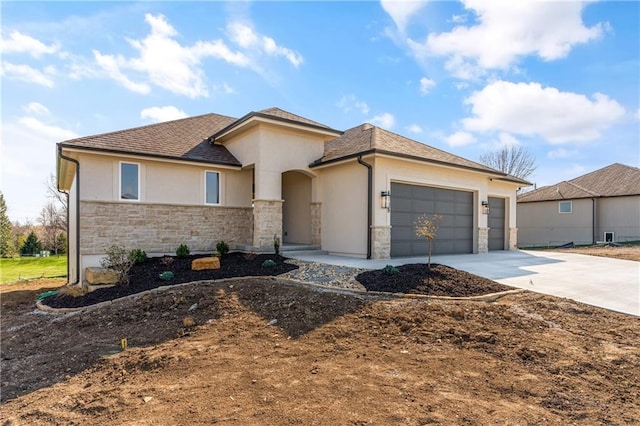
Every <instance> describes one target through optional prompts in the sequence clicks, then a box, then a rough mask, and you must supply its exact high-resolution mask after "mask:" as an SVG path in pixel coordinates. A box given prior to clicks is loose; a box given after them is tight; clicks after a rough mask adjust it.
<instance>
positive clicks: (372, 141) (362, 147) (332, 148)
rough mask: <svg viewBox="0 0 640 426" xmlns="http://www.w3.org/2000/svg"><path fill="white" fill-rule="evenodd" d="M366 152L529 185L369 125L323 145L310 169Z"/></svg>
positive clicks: (478, 164) (356, 128)
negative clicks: (434, 164)
mask: <svg viewBox="0 0 640 426" xmlns="http://www.w3.org/2000/svg"><path fill="white" fill-rule="evenodd" d="M370 153H379V154H387V155H391V156H396V157H402V158H410V159H415V160H419V161H426V162H430V163H436V164H443V165H451V166H457V167H460V168H465V169H470V170H475V171H481V172H487V173H491V174H494V175H498V176H501V178H503V179H505V180H509V181H512V182H517V183H522V184H529V182H527V181H525V180H522V179H519V178H517V177H515V176H511V175H508V174H506V173H503V172H500V171H498V170H495V169H492V168H490V167H487V166H485V165H482V164H480V163H476V162H474V161H471V160H467V159H466V158H462V157H459V156H457V155H454V154H451V153H449V152H446V151H442V150H440V149H438V148H434V147H432V146H429V145H426V144H423V143H421V142H418V141H414V140H412V139H409V138H406V137H404V136H401V135H398V134H396V133H393V132H390V131H388V130H385V129H382V128H379V127H377V126H374V125H372V124H369V123H365V124H361V125H360V126H356V127H354V128H352V129H349V130H347V131H345V132H344V133H343V134H342V135H341V136H339V137H337V138H335V139H333V140H330V141H328V142H326V143H325V148H324V155H323V156H322V158H320V159H319V160H317V161H315V162H314V163H313V164H312V166H319V165H323V164H328V163H333V162H337V161H341V160H345V159H348V158H353V157H356V156H359V155H364V154H370Z"/></svg>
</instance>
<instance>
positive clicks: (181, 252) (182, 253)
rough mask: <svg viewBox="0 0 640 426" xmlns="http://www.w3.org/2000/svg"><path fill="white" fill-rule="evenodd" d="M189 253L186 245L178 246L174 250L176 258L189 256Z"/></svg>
mask: <svg viewBox="0 0 640 426" xmlns="http://www.w3.org/2000/svg"><path fill="white" fill-rule="evenodd" d="M189 253H191V251H190V250H189V247H187V245H186V244H180V245H179V246H178V248H177V249H176V256H177V257H187V256H189Z"/></svg>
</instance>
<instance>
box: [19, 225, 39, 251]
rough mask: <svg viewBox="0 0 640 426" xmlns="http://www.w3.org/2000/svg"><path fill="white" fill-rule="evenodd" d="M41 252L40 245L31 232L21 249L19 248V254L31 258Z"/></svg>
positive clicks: (34, 234)
mask: <svg viewBox="0 0 640 426" xmlns="http://www.w3.org/2000/svg"><path fill="white" fill-rule="evenodd" d="M41 250H42V243H41V242H40V240H39V239H38V237H37V236H36V233H35V232H33V231H31V232H29V235H28V236H27V239H26V241H25V242H24V244H23V245H22V247H20V254H22V255H30V256H33V255H34V254H36V253H40V251H41Z"/></svg>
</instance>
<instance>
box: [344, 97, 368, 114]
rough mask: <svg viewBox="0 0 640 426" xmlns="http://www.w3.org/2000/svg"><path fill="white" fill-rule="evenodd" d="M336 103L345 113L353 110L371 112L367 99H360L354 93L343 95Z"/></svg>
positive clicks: (363, 112) (364, 112)
mask: <svg viewBox="0 0 640 426" xmlns="http://www.w3.org/2000/svg"><path fill="white" fill-rule="evenodd" d="M336 105H337V106H338V107H339V108H340V109H341V110H342V112H344V113H345V114H347V113H349V112H351V111H352V110H357V111H360V112H361V113H362V114H369V105H367V103H366V102H365V101H361V100H359V99H358V98H357V97H356V95H353V94H350V95H344V96H342V97H341V98H340V100H339V101H338V102H337V103H336Z"/></svg>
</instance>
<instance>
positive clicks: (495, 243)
mask: <svg viewBox="0 0 640 426" xmlns="http://www.w3.org/2000/svg"><path fill="white" fill-rule="evenodd" d="M488 201H489V250H504V227H505V213H504V198H494V197H489V200H488Z"/></svg>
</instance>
